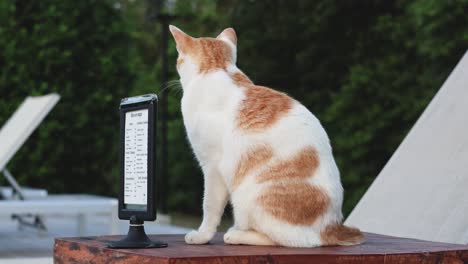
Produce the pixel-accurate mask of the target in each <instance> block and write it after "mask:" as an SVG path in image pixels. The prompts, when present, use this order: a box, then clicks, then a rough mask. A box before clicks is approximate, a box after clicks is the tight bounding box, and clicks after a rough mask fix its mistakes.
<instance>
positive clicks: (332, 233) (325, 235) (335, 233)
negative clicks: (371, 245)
mask: <svg viewBox="0 0 468 264" xmlns="http://www.w3.org/2000/svg"><path fill="white" fill-rule="evenodd" d="M320 237H321V239H322V243H323V244H325V245H330V246H332V245H341V246H350V245H357V244H361V243H362V242H363V241H364V236H363V235H362V233H361V231H360V230H359V229H357V228H354V227H348V226H345V225H343V224H333V225H328V226H327V227H326V228H325V229H323V230H322V232H320Z"/></svg>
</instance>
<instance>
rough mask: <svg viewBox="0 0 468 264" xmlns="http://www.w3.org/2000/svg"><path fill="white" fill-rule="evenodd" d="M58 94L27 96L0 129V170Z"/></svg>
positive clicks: (43, 115)
mask: <svg viewBox="0 0 468 264" xmlns="http://www.w3.org/2000/svg"><path fill="white" fill-rule="evenodd" d="M59 99H60V96H59V95H58V94H55V93H53V94H48V95H44V96H37V97H27V98H26V100H24V102H23V103H22V104H21V106H20V107H19V108H18V109H17V110H16V112H15V113H14V114H13V115H12V116H11V117H10V119H9V120H8V121H7V122H6V123H5V125H4V126H3V127H2V129H1V130H0V171H2V170H3V169H4V168H5V166H6V165H7V163H8V162H9V161H10V160H11V158H12V157H13V156H14V155H15V153H16V152H17V151H18V149H19V148H20V147H21V146H22V145H23V144H24V142H25V141H26V140H27V139H28V137H29V136H30V135H31V133H32V132H33V131H34V130H35V129H36V127H37V126H38V125H39V124H40V123H41V122H42V120H43V119H44V118H45V117H46V116H47V114H48V113H49V111H50V110H52V108H53V107H54V106H55V104H57V102H58V100H59Z"/></svg>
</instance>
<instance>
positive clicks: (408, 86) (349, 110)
mask: <svg viewBox="0 0 468 264" xmlns="http://www.w3.org/2000/svg"><path fill="white" fill-rule="evenodd" d="M170 2H171V4H172V5H173V8H172V9H171V12H172V13H173V15H174V16H175V18H174V20H173V22H172V23H173V24H174V25H177V26H178V27H180V28H181V29H183V30H184V31H186V32H187V33H188V34H190V35H192V36H212V37H214V36H216V35H217V34H219V33H220V32H221V31H222V30H223V29H224V28H226V27H230V26H232V27H234V28H235V30H236V32H237V34H238V39H239V41H238V66H239V67H240V68H241V69H242V70H243V71H244V72H246V73H247V74H248V75H249V76H250V77H251V79H252V80H254V82H255V83H257V84H261V85H266V86H270V87H272V88H275V89H278V90H281V91H284V92H286V93H288V94H290V95H291V96H293V97H295V98H296V99H298V100H300V101H301V102H302V103H303V104H304V105H305V106H306V107H308V108H309V109H310V110H311V111H312V112H313V113H314V114H315V115H316V116H317V117H318V118H319V119H320V120H321V121H322V123H323V125H324V127H325V128H326V130H327V131H328V133H329V136H330V138H331V143H332V146H333V148H334V154H335V156H336V160H337V162H338V165H339V168H340V170H341V174H342V181H343V184H344V187H345V202H344V212H345V214H348V213H349V212H350V211H351V210H352V208H353V207H354V205H355V204H356V202H357V201H358V200H359V199H360V197H361V196H362V195H363V193H364V192H365V190H366V189H367V187H368V186H369V185H370V184H371V183H372V181H373V179H374V178H375V177H376V176H377V174H378V173H379V171H380V170H381V169H382V168H383V166H384V165H385V163H386V162H387V160H388V159H389V158H390V156H391V155H392V153H393V152H394V151H395V149H396V148H397V147H398V145H399V143H400V142H401V141H402V139H403V138H404V136H405V135H406V133H407V132H408V130H409V129H410V128H411V126H412V125H413V124H414V122H415V121H416V119H417V118H418V116H419V115H420V114H421V112H422V111H423V110H424V108H425V107H426V105H427V104H428V103H429V101H430V100H431V98H432V97H433V96H434V94H435V93H436V92H437V89H438V88H439V87H440V86H441V84H442V82H443V81H444V80H445V78H446V77H447V76H448V74H449V73H450V71H451V70H452V69H453V67H454V66H455V64H456V62H457V61H458V60H459V59H460V57H461V56H462V54H463V53H464V52H465V50H466V48H467V43H468V15H467V14H468V1H467V0H447V1H439V0H414V1H378V0H375V1H369V0H363V1H344V0H341V1H338V0H316V1H306V0H297V1H289V0H268V1H266V0H264V1H247V0H244V1H241V0H225V1H213V0H197V1H188V0H177V1H170ZM153 3H154V1H143V0H134V1H130V0H80V1H64V0H41V1H34V0H22V1H19V0H17V1H13V0H11V1H10V0H7V1H0V126H1V125H3V124H4V123H5V121H6V120H7V119H8V118H9V117H10V116H11V114H12V113H13V112H14V111H15V109H16V108H17V107H18V106H19V104H20V103H21V102H22V101H23V100H24V98H25V97H26V96H29V95H41V94H46V93H50V92H57V93H59V94H60V95H61V97H62V98H61V100H60V101H59V103H58V105H57V106H56V108H55V109H54V110H53V111H52V112H51V114H50V115H49V116H48V117H47V118H46V120H45V121H44V123H43V124H42V125H41V126H40V127H39V129H38V130H37V131H36V132H35V133H34V134H33V135H32V137H31V138H30V139H29V140H28V141H27V142H26V144H25V145H24V146H23V147H22V148H21V150H20V152H19V153H18V154H17V155H16V156H15V158H14V160H13V161H12V162H11V163H10V164H9V169H10V170H11V171H12V172H13V173H14V174H15V175H16V177H17V179H18V180H19V182H20V183H21V184H22V185H26V186H32V187H39V188H45V189H47V190H48V191H49V192H51V193H84V192H85V193H94V194H101V195H109V196H116V194H117V182H118V181H117V179H118V170H117V168H118V156H117V151H118V140H119V139H118V133H119V124H118V123H119V119H118V105H119V102H120V99H121V98H123V97H127V96H134V95H139V94H145V93H160V91H161V90H162V89H163V87H167V86H168V84H167V83H161V76H160V70H161V59H160V58H161V54H160V50H161V41H160V39H161V37H160V36H161V26H160V24H159V23H158V21H157V19H155V18H154V17H151V16H149V15H148V10H151V8H153V6H152V5H153ZM168 50H169V62H170V64H169V65H170V67H169V70H170V72H169V73H170V78H169V79H170V80H176V79H178V76H177V73H176V70H175V60H176V56H177V54H176V50H175V45H174V42H173V41H172V39H171V40H170V42H169V49H168ZM164 92H166V93H168V98H169V101H168V109H169V115H168V140H169V151H168V160H169V166H168V175H167V177H168V181H169V187H168V196H167V206H168V209H169V213H171V214H175V213H183V214H184V215H200V214H201V199H202V198H201V197H202V191H203V184H202V183H203V180H202V175H201V172H200V170H199V168H198V165H197V163H196V162H195V160H194V158H193V155H192V154H191V150H190V147H189V145H188V142H187V139H186V136H185V131H184V127H183V123H182V116H181V112H180V98H181V96H182V91H181V90H180V89H178V88H177V87H170V88H168V89H166V90H165V91H164ZM2 184H3V185H4V184H6V183H5V182H4V180H3V178H1V177H0V185H2ZM402 184H404V183H402Z"/></svg>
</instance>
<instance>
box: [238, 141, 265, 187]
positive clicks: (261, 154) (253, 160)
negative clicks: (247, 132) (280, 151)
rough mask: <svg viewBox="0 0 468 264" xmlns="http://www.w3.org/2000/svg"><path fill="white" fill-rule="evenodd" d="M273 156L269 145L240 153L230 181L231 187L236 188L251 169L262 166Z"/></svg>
mask: <svg viewBox="0 0 468 264" xmlns="http://www.w3.org/2000/svg"><path fill="white" fill-rule="evenodd" d="M271 157H273V150H272V149H271V147H270V146H267V145H262V146H258V147H256V148H254V149H251V150H249V151H247V152H246V153H245V154H244V155H242V157H241V159H240V160H239V163H238V164H237V168H236V172H235V174H234V178H233V181H232V188H233V189H235V188H237V187H238V186H239V185H240V184H241V183H242V181H243V180H244V178H245V177H246V176H247V174H249V173H250V172H251V171H252V170H253V169H255V168H257V167H259V166H262V165H263V164H265V163H266V162H268V161H269V160H270V159H271Z"/></svg>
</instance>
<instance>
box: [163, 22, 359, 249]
mask: <svg viewBox="0 0 468 264" xmlns="http://www.w3.org/2000/svg"><path fill="white" fill-rule="evenodd" d="M170 31H171V32H172V35H173V36H174V39H175V41H176V44H177V50H178V53H179V57H178V59H177V70H178V72H179V75H180V82H181V84H182V88H183V97H182V114H183V118H184V124H185V128H186V130H187V135H188V138H189V141H190V143H191V145H192V148H193V151H194V153H195V156H196V158H197V159H198V161H199V163H200V166H201V168H202V170H203V174H204V182H205V187H204V188H205V191H204V199H203V221H202V223H201V225H200V227H199V228H198V230H196V231H192V232H190V233H188V234H187V235H186V236H185V241H186V242H187V243H189V244H205V243H208V242H209V241H210V240H211V239H212V238H213V236H214V234H215V232H216V229H217V226H218V225H219V222H220V219H221V216H222V214H223V212H224V208H225V206H226V203H227V201H228V200H229V199H230V201H231V203H232V207H233V213H234V222H235V223H234V226H233V227H232V228H231V229H229V231H228V232H227V233H226V234H225V235H224V242H225V243H227V244H248V245H282V246H289V247H315V246H321V245H355V244H359V243H361V242H362V241H363V236H362V234H361V232H360V231H359V230H358V229H356V228H351V227H347V226H344V225H343V224H342V219H343V215H342V213H341V206H342V202H343V188H342V186H341V182H340V174H339V171H338V168H337V166H336V163H335V160H334V158H333V155H332V148H331V146H330V142H329V139H328V136H327V134H326V132H325V130H324V129H323V127H322V125H321V124H320V122H319V120H318V119H317V118H316V117H315V116H314V115H313V114H312V113H311V112H310V111H309V110H307V108H305V107H304V106H303V105H302V104H300V103H299V102H298V101H296V100H294V99H292V98H291V97H289V96H287V95H286V94H284V93H280V92H277V91H275V90H272V89H269V88H267V87H263V86H257V85H255V84H254V83H253V82H252V81H251V80H250V79H249V78H248V77H247V76H246V75H245V74H244V73H243V72H242V71H241V70H240V69H239V68H237V66H236V57H237V52H236V47H237V36H236V33H235V31H234V30H233V29H232V28H228V29H225V30H224V31H223V32H222V33H221V34H220V35H219V36H218V37H216V38H192V37H190V36H189V35H187V34H185V33H184V32H182V31H181V30H180V29H178V28H177V27H174V26H170Z"/></svg>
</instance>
